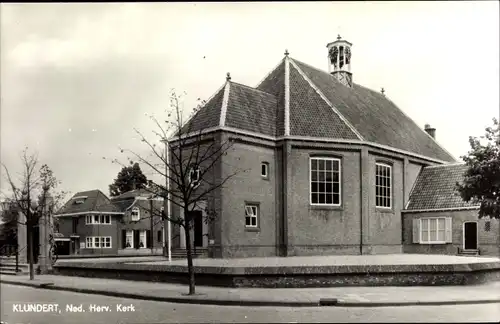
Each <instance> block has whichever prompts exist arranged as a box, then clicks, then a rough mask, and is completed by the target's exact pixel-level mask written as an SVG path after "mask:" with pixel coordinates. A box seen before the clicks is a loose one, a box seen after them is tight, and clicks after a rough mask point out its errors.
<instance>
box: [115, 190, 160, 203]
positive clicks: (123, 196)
mask: <svg viewBox="0 0 500 324" xmlns="http://www.w3.org/2000/svg"><path fill="white" fill-rule="evenodd" d="M151 195H152V193H151V191H150V190H147V189H134V190H130V191H127V192H124V193H122V194H121V195H118V196H115V197H111V201H118V200H123V199H131V198H135V197H148V196H151Z"/></svg>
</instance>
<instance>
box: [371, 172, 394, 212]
mask: <svg viewBox="0 0 500 324" xmlns="http://www.w3.org/2000/svg"><path fill="white" fill-rule="evenodd" d="M375 168H376V170H375V206H376V207H381V208H391V206H392V201H391V200H392V168H391V166H390V165H387V164H382V163H376V165H375Z"/></svg>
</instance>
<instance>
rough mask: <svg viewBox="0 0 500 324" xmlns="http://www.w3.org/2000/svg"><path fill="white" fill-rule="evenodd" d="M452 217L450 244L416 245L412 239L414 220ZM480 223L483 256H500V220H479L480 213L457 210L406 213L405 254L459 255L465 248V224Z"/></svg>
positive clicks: (479, 239)
mask: <svg viewBox="0 0 500 324" xmlns="http://www.w3.org/2000/svg"><path fill="white" fill-rule="evenodd" d="M423 217H451V218H452V241H453V243H449V244H416V243H415V244H414V243H412V242H413V238H412V232H413V227H412V226H413V223H412V220H413V219H414V218H417V219H418V218H423ZM466 221H477V222H478V247H479V251H480V254H481V255H491V256H500V226H499V220H498V219H492V220H488V219H484V218H483V219H478V211H477V209H475V210H457V211H444V212H425V213H404V214H403V226H404V227H403V230H404V232H403V233H404V235H403V244H404V245H403V251H404V252H405V253H431V254H457V252H458V248H463V223H464V222H466ZM487 221H490V230H489V231H485V223H486V222H487Z"/></svg>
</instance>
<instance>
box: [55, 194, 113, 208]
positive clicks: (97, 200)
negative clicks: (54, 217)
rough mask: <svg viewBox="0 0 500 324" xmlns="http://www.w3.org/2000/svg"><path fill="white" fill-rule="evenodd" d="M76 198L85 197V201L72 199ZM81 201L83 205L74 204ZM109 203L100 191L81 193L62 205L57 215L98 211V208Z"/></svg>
mask: <svg viewBox="0 0 500 324" xmlns="http://www.w3.org/2000/svg"><path fill="white" fill-rule="evenodd" d="M76 197H86V198H85V199H74V198H76ZM77 200H83V203H80V204H79V203H76V202H77ZM109 203H110V200H109V199H108V197H106V195H105V194H103V193H102V192H101V191H100V190H90V191H81V192H78V193H76V194H75V195H74V196H73V197H72V198H71V199H70V200H68V201H67V202H66V204H64V206H63V207H62V208H61V209H60V210H59V212H58V213H57V214H71V213H81V212H86V211H98V210H99V207H100V206H104V205H107V204H109Z"/></svg>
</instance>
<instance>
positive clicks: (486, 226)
mask: <svg viewBox="0 0 500 324" xmlns="http://www.w3.org/2000/svg"><path fill="white" fill-rule="evenodd" d="M484 231H485V232H489V231H491V222H490V221H486V222H485V223H484Z"/></svg>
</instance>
